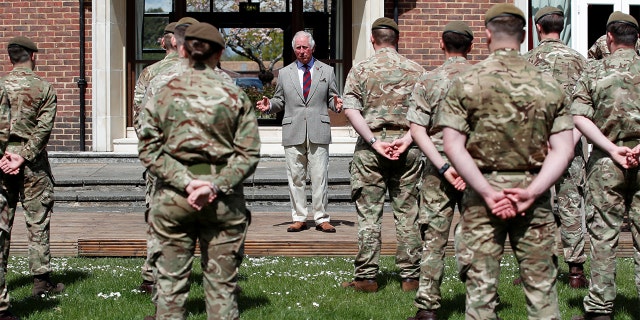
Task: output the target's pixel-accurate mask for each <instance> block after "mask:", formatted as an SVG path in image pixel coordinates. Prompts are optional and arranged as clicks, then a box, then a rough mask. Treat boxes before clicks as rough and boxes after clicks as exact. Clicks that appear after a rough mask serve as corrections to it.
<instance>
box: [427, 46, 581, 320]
mask: <svg viewBox="0 0 640 320" xmlns="http://www.w3.org/2000/svg"><path fill="white" fill-rule="evenodd" d="M565 99H566V97H565V95H564V93H563V91H562V88H561V87H560V85H558V83H557V82H556V81H555V80H554V79H553V78H552V77H551V75H549V74H546V73H543V72H541V71H539V70H538V69H537V68H535V67H533V66H532V65H531V64H530V63H528V62H527V61H526V60H525V59H524V58H522V57H521V56H520V55H519V53H518V51H516V50H513V49H498V50H496V51H494V52H493V53H492V54H490V55H489V57H487V59H486V60H484V61H482V62H480V63H478V64H476V65H474V66H473V67H472V69H470V70H469V71H468V72H465V73H463V74H461V75H460V77H458V78H456V80H454V83H453V84H452V86H451V89H450V90H449V91H448V93H447V96H446V97H445V99H444V100H443V102H442V104H441V105H440V107H441V109H440V112H439V113H438V115H437V119H436V125H437V126H442V127H450V128H452V129H455V130H457V131H459V132H461V133H464V134H466V135H467V136H468V138H467V140H466V149H467V150H468V152H469V154H470V156H471V157H472V158H473V160H474V162H475V164H476V166H477V167H478V168H479V169H480V171H481V172H482V173H483V175H484V177H485V179H486V180H487V181H488V182H489V184H490V185H491V186H492V187H493V188H494V189H496V190H502V189H505V188H526V187H527V186H528V185H529V184H530V183H531V181H532V180H533V178H534V177H535V174H536V172H537V170H539V168H540V167H541V166H542V163H543V161H544V159H545V157H546V154H547V151H548V149H547V148H548V146H547V142H548V139H549V136H550V135H551V134H554V133H558V132H561V131H564V130H571V129H573V121H572V119H571V117H570V116H569V115H568V114H567V111H566V110H565V101H566V100H565ZM461 213H462V215H461V220H460V223H459V225H458V227H457V229H456V233H455V237H456V243H455V244H456V259H457V262H458V269H459V274H460V278H461V279H462V280H463V281H464V282H465V284H466V287H467V299H466V318H467V319H496V318H497V317H496V313H495V308H496V306H497V305H498V300H497V298H498V294H497V289H498V279H499V275H500V260H501V259H502V254H503V252H504V243H505V240H506V238H507V236H509V241H510V243H511V246H512V248H513V251H514V255H515V257H516V259H517V260H518V263H519V265H520V275H521V277H522V278H523V284H524V292H525V295H526V297H527V311H528V316H529V318H530V319H560V312H559V308H558V295H557V291H556V276H557V269H556V265H555V262H554V260H555V255H554V252H555V249H556V248H555V233H556V230H557V229H556V224H555V221H554V218H553V213H552V211H551V204H550V192H547V193H544V194H542V195H541V196H540V197H538V198H537V199H536V201H535V202H534V204H532V205H531V207H530V208H529V209H528V210H527V211H526V214H525V215H524V216H521V215H518V216H517V217H515V218H512V219H508V220H502V219H500V218H499V217H497V216H495V215H494V214H492V213H491V211H490V210H489V209H488V208H487V206H486V203H485V201H484V199H483V198H482V196H481V195H480V194H479V193H478V192H476V191H475V190H473V189H472V188H467V189H466V190H465V192H464V195H463V198H462V212H461Z"/></svg>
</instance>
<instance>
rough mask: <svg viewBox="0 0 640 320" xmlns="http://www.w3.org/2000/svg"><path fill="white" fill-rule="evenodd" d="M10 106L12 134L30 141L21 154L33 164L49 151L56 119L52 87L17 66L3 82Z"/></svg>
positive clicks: (55, 104) (54, 97) (54, 94)
mask: <svg viewBox="0 0 640 320" xmlns="http://www.w3.org/2000/svg"><path fill="white" fill-rule="evenodd" d="M0 82H1V83H2V85H4V87H5V89H6V90H7V94H8V96H9V103H10V104H11V135H12V136H15V137H20V138H22V139H24V140H27V141H26V143H25V144H24V145H23V147H22V150H20V152H19V155H20V156H22V157H23V158H24V159H25V160H26V161H29V162H31V161H33V160H34V159H35V158H36V157H37V156H38V155H39V154H40V153H42V152H46V150H45V149H46V147H47V143H48V142H49V137H50V136H51V130H52V129H53V124H54V121H55V118H56V109H57V100H58V99H57V96H56V92H55V89H54V88H53V86H52V85H51V84H50V83H49V82H47V81H46V80H44V79H42V78H41V77H40V76H38V75H37V74H35V73H34V72H33V70H31V69H29V68H26V67H16V68H14V69H13V70H11V72H9V74H7V75H6V76H4V77H3V78H2V79H0Z"/></svg>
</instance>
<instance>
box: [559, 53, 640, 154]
mask: <svg viewBox="0 0 640 320" xmlns="http://www.w3.org/2000/svg"><path fill="white" fill-rule="evenodd" d="M639 74H640V56H638V55H637V54H636V52H635V51H634V50H631V49H619V50H616V52H614V53H613V54H612V55H610V56H609V57H607V58H604V59H602V60H591V61H589V65H588V67H587V69H586V70H585V72H583V73H582V76H581V77H580V80H579V81H578V84H577V85H576V90H575V92H574V94H573V104H572V105H571V113H572V114H574V115H580V116H584V117H586V118H588V119H590V120H591V121H593V123H594V124H595V125H596V126H597V127H598V128H599V129H600V131H601V132H602V134H603V135H604V136H606V137H607V138H608V139H609V140H610V141H612V142H617V141H619V140H628V139H639V138H640V77H639V76H638V75H639Z"/></svg>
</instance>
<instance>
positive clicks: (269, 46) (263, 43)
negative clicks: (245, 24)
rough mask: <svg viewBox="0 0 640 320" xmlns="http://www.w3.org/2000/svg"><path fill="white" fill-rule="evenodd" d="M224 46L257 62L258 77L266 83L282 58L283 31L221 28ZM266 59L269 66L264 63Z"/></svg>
mask: <svg viewBox="0 0 640 320" xmlns="http://www.w3.org/2000/svg"><path fill="white" fill-rule="evenodd" d="M221 31H222V34H223V36H224V38H225V42H226V46H227V47H228V48H229V49H231V50H232V51H233V52H235V53H236V54H238V55H240V56H242V57H245V58H247V59H249V60H251V61H254V62H255V63H257V64H258V69H259V70H260V71H259V74H258V78H260V80H262V82H263V83H265V84H267V83H270V82H271V80H273V68H274V67H275V64H276V63H277V62H278V61H280V60H282V51H283V32H282V30H281V29H270V28H229V29H222V30H221ZM266 61H268V63H269V66H266V65H265V62H266Z"/></svg>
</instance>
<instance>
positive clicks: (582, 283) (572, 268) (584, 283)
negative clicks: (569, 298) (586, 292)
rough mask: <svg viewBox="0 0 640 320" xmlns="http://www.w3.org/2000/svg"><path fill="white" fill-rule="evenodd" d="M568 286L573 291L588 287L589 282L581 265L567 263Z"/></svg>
mask: <svg viewBox="0 0 640 320" xmlns="http://www.w3.org/2000/svg"><path fill="white" fill-rule="evenodd" d="M569 286H570V287H571V288H574V289H580V288H587V287H589V280H587V277H586V276H585V275H584V267H583V264H582V263H572V262H569Z"/></svg>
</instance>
